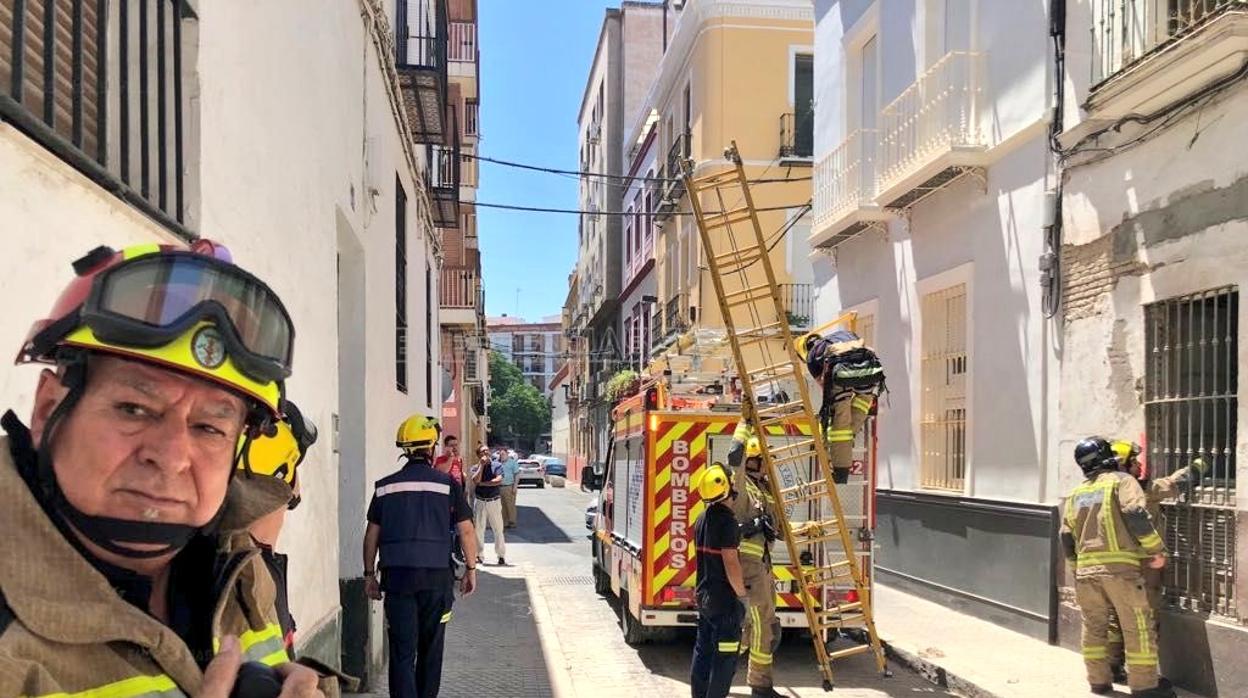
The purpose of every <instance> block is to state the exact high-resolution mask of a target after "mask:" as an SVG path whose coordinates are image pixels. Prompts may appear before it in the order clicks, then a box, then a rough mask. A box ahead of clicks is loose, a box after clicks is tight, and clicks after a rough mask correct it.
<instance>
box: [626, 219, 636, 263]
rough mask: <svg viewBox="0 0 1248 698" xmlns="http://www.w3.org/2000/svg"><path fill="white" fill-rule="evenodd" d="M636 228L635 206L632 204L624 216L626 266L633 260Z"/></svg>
mask: <svg viewBox="0 0 1248 698" xmlns="http://www.w3.org/2000/svg"><path fill="white" fill-rule="evenodd" d="M635 228H636V220H635V215H634V212H633V207H632V206H631V205H630V206H629V207H628V211H626V215H625V216H624V266H625V267H626V268H627V267H628V265H629V264H630V263H631V262H632V261H633V231H634V229H635Z"/></svg>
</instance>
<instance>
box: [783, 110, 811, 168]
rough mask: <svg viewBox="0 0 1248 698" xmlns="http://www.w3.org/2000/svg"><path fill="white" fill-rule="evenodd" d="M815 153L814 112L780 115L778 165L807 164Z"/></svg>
mask: <svg viewBox="0 0 1248 698" xmlns="http://www.w3.org/2000/svg"><path fill="white" fill-rule="evenodd" d="M814 152H815V112H814V110H811V109H807V110H806V111H805V112H803V113H801V114H781V115H780V154H779V157H780V164H781V165H782V166H783V165H785V164H795V165H802V164H807V165H808V164H809V162H810V159H811V156H813V155H814Z"/></svg>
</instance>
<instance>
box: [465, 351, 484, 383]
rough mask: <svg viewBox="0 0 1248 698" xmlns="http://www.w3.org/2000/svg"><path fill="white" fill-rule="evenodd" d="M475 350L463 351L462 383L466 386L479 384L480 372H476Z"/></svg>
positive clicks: (477, 362)
mask: <svg viewBox="0 0 1248 698" xmlns="http://www.w3.org/2000/svg"><path fill="white" fill-rule="evenodd" d="M479 363H480V362H479V361H478V360H477V350H476V349H466V350H464V383H465V384H467V385H475V384H478V383H480V382H481V372H480V370H478V364H479Z"/></svg>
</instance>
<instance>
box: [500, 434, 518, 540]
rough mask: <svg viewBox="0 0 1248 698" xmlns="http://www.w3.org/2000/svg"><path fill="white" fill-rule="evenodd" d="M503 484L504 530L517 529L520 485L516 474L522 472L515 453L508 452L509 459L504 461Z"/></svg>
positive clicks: (501, 491) (501, 488)
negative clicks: (517, 501)
mask: <svg viewBox="0 0 1248 698" xmlns="http://www.w3.org/2000/svg"><path fill="white" fill-rule="evenodd" d="M502 470H503V482H502V485H501V487H500V488H499V492H500V493H501V494H502V497H503V528H515V527H516V518H517V512H516V494H517V490H518V487H519V483H518V481H517V479H516V473H518V472H520V459H519V458H518V457H517V456H516V452H515V451H507V459H506V460H505V461H503V464H502Z"/></svg>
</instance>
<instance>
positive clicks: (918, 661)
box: [883, 642, 1002, 698]
mask: <svg viewBox="0 0 1248 698" xmlns="http://www.w3.org/2000/svg"><path fill="white" fill-rule="evenodd" d="M883 644H884V654H885V655H887V656H888V658H889V659H892V660H893V661H895V662H897V663H898V664H900V665H902V666H904V667H906V668H908V669H910V670H912V671H914V672H916V673H918V674H919V675H920V676H922V677H923V678H925V679H927V680H928V681H931V682H932V683H934V684H936V685H937V686H939V687H940V688H944V689H947V690H950V691H953V692H954V693H957V694H958V695H960V696H964V697H965V698H1002V696H1000V695H999V694H997V693H994V692H992V691H989V690H988V689H986V688H983V687H982V686H979V685H978V684H976V683H974V682H972V681H970V680H968V679H965V678H963V677H961V676H958V675H957V674H953V673H950V672H949V671H948V670H947V669H945V668H944V667H942V666H940V665H939V664H937V663H935V662H933V661H931V660H930V659H926V658H924V657H921V656H919V655H918V654H917V653H915V652H911V651H909V650H904V649H901V648H899V647H897V646H895V645H893V644H891V643H889V642H884V643H883Z"/></svg>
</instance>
